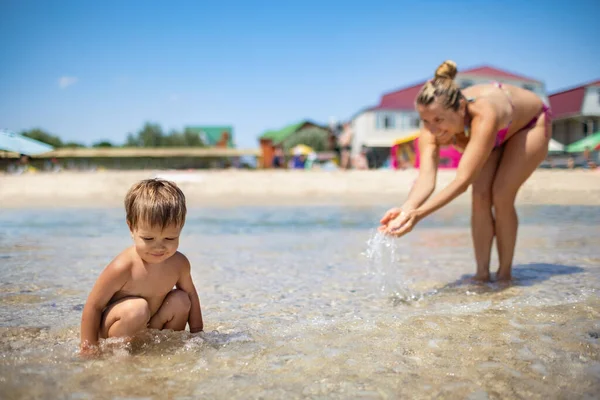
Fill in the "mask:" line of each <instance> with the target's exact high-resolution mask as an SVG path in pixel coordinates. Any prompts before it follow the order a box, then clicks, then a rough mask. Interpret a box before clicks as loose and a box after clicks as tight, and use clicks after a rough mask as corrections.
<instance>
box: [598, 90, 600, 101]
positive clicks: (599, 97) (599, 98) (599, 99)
mask: <svg viewBox="0 0 600 400" xmlns="http://www.w3.org/2000/svg"><path fill="white" fill-rule="evenodd" d="M598 104H600V89H598Z"/></svg>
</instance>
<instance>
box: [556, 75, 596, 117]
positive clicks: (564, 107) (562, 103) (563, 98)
mask: <svg viewBox="0 0 600 400" xmlns="http://www.w3.org/2000/svg"><path fill="white" fill-rule="evenodd" d="M598 85H600V80H598V81H595V82H591V83H588V84H585V85H581V86H577V87H575V88H572V89H567V90H563V91H562V92H558V93H554V94H551V95H550V96H548V99H549V100H550V107H551V108H552V118H554V119H558V118H564V117H567V116H569V115H578V114H581V107H582V106H583V98H584V97H585V88H586V87H588V86H598Z"/></svg>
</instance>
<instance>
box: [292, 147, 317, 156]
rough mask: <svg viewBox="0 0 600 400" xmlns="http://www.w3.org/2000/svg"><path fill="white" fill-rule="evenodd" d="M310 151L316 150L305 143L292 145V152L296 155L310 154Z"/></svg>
mask: <svg viewBox="0 0 600 400" xmlns="http://www.w3.org/2000/svg"><path fill="white" fill-rule="evenodd" d="M310 153H314V150H313V149H312V147H310V146H307V145H305V144H298V145H296V146H294V147H292V154H293V155H295V156H300V155H305V156H307V155H309V154H310Z"/></svg>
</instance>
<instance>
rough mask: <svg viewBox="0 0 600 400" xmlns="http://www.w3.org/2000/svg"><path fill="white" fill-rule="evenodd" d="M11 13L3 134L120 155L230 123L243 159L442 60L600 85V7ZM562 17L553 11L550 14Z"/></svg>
mask: <svg viewBox="0 0 600 400" xmlns="http://www.w3.org/2000/svg"><path fill="white" fill-rule="evenodd" d="M552 3H554V2H552V1H547V0H546V1H538V0H528V1H522V0H520V1H513V0H504V1H499V0H454V1H443V0H436V1H434V0H422V1H411V2H405V1H399V0H396V1H381V0H369V1H366V0H365V1H360V2H359V1H352V0H346V1H327V0H302V1H296V0H286V1H284V0H272V1H266V0H264V1H254V0H246V1H222V2H218V1H203V0H197V1H169V2H167V1H163V2H153V1H137V0H127V1H98V2H91V1H58V0H57V1H47V0H39V1H30V0H0V15H1V16H2V23H1V24H0V91H1V93H2V95H1V96H0V128H8V129H12V130H15V131H22V130H24V129H30V128H34V127H40V128H43V129H45V130H48V131H50V132H51V133H54V134H57V135H59V136H60V137H61V138H62V139H63V140H67V141H78V142H82V143H85V144H92V143H94V142H96V141H99V140H102V139H108V140H110V141H113V142H114V143H117V144H120V143H122V142H123V141H124V140H125V137H126V135H127V133H128V132H136V131H137V130H139V129H140V128H141V127H142V125H143V124H144V123H145V122H146V121H150V122H155V123H159V124H161V126H162V127H163V129H165V130H169V129H182V128H183V127H184V126H185V125H190V124H195V125H212V124H231V125H233V126H234V135H235V136H236V142H237V144H238V146H239V147H256V146H257V140H256V138H257V136H258V135H259V134H260V133H261V132H262V131H264V130H265V129H271V128H278V127H281V126H283V125H285V124H288V123H292V122H295V121H298V120H301V119H304V118H309V119H312V120H315V121H318V122H323V123H326V122H327V121H328V119H329V117H331V116H335V117H337V118H339V119H345V118H348V117H350V116H351V115H352V114H354V113H355V112H356V111H358V110H359V109H361V108H363V107H366V106H370V105H373V104H376V103H377V102H378V100H379V96H380V95H381V94H382V93H383V92H386V91H390V90H392V89H395V88H398V87H402V86H404V85H406V84H410V83H414V82H418V81H420V80H423V79H426V78H429V77H430V76H431V75H432V74H433V71H434V70H435V68H436V67H437V65H438V64H440V63H441V62H442V61H443V60H445V59H452V60H454V61H456V62H457V64H458V67H459V70H460V69H461V68H465V69H466V68H469V67H474V66H479V65H482V64H489V65H492V66H495V67H498V68H504V69H508V70H510V71H514V72H517V73H521V74H524V75H527V76H531V77H534V78H537V79H540V80H543V81H544V82H545V83H546V86H547V89H548V91H549V92H553V91H556V90H558V89H562V88H566V87H570V86H575V85H578V84H580V83H585V82H587V81H590V80H593V79H599V78H600V51H599V50H598V49H599V45H598V44H599V39H598V38H599V37H600V27H599V25H598V15H600V2H598V1H570V2H556V3H557V4H556V5H554V4H552ZM550 5H552V7H554V8H552V9H551V8H550Z"/></svg>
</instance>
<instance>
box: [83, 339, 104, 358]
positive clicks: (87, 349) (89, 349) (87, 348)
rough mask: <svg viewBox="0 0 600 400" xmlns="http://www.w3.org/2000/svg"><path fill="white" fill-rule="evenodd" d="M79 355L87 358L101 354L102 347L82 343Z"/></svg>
mask: <svg viewBox="0 0 600 400" xmlns="http://www.w3.org/2000/svg"><path fill="white" fill-rule="evenodd" d="M79 355H81V356H82V357H86V358H93V357H97V356H99V355H100V347H99V346H97V345H96V346H94V345H91V344H87V343H85V344H82V345H81V346H80V347H79Z"/></svg>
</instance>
